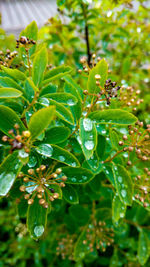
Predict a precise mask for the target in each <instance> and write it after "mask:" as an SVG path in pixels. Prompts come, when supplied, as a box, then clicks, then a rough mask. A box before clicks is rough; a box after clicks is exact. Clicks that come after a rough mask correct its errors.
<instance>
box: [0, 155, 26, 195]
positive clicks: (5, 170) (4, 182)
mask: <svg viewBox="0 0 150 267" xmlns="http://www.w3.org/2000/svg"><path fill="white" fill-rule="evenodd" d="M17 155H18V152H17V151H15V152H14V153H13V154H10V155H8V157H6V158H5V160H4V161H3V162H2V164H1V165H0V196H6V195H7V193H8V192H9V190H10V189H11V187H12V185H13V183H14V181H15V179H16V176H17V174H18V172H19V171H20V169H21V167H22V164H21V162H20V161H19V160H18V158H17Z"/></svg>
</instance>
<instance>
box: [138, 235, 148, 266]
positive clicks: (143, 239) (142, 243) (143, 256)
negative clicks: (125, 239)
mask: <svg viewBox="0 0 150 267" xmlns="http://www.w3.org/2000/svg"><path fill="white" fill-rule="evenodd" d="M138 258H139V262H140V264H141V265H144V264H145V263H146V262H147V260H148V258H149V241H148V237H147V234H146V232H145V231H144V230H140V233H139V241H138Z"/></svg>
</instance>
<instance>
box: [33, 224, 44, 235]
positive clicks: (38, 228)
mask: <svg viewBox="0 0 150 267" xmlns="http://www.w3.org/2000/svg"><path fill="white" fill-rule="evenodd" d="M43 233H44V226H43V225H39V226H35V228H34V234H35V235H36V236H37V237H40V236H41V235H42V234H43Z"/></svg>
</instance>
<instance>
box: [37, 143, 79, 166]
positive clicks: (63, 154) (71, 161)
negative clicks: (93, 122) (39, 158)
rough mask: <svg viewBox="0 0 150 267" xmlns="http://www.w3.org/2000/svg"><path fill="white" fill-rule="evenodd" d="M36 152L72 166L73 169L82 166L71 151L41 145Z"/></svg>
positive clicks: (54, 146)
mask: <svg viewBox="0 0 150 267" xmlns="http://www.w3.org/2000/svg"><path fill="white" fill-rule="evenodd" d="M36 151H37V152H38V153H39V154H41V155H43V156H46V157H51V158H53V159H55V160H58V161H60V162H63V163H64V164H67V165H69V166H72V167H77V166H80V163H79V161H78V160H77V159H76V157H75V156H74V155H73V154H71V153H70V152H69V151H67V150H65V149H63V148H61V147H59V146H56V145H49V144H41V145H39V146H38V147H36Z"/></svg>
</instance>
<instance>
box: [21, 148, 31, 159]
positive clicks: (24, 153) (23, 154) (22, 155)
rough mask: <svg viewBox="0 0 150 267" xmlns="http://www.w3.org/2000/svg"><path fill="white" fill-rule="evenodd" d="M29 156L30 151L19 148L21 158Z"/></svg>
mask: <svg viewBox="0 0 150 267" xmlns="http://www.w3.org/2000/svg"><path fill="white" fill-rule="evenodd" d="M28 156H29V154H28V153H26V152H25V151H24V149H21V150H19V157H20V158H23V159H24V158H27V157H28Z"/></svg>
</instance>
